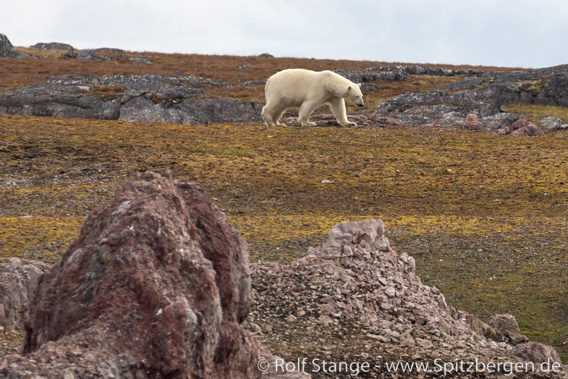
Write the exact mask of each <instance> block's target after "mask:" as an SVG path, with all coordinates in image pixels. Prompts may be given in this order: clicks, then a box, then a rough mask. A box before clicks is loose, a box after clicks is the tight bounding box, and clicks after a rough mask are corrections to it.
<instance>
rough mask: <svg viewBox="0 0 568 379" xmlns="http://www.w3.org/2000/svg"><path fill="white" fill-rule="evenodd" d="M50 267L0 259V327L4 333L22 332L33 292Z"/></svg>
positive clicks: (25, 261)
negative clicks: (42, 275)
mask: <svg viewBox="0 0 568 379" xmlns="http://www.w3.org/2000/svg"><path fill="white" fill-rule="evenodd" d="M49 268H50V265H48V264H46V263H43V262H38V261H30V260H22V259H19V258H7V259H0V326H2V327H3V328H4V330H6V331H14V330H20V331H21V330H24V323H25V321H26V320H27V318H28V313H29V310H30V307H31V302H32V299H33V291H34V290H35V287H36V286H37V283H38V281H39V278H40V276H41V274H42V273H43V272H45V271H46V270H48V269H49Z"/></svg>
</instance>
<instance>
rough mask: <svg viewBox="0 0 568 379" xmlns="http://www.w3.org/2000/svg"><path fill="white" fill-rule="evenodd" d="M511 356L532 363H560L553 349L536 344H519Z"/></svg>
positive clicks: (558, 356)
mask: <svg viewBox="0 0 568 379" xmlns="http://www.w3.org/2000/svg"><path fill="white" fill-rule="evenodd" d="M512 354H513V355H515V356H517V357H520V358H523V359H524V360H525V361H529V362H534V363H543V362H549V363H550V362H560V363H561V362H562V360H561V359H560V355H559V354H558V352H557V351H556V350H554V348H552V347H550V346H547V345H543V344H540V343H536V342H531V343H522V344H519V345H517V346H515V347H514V348H513V351H512Z"/></svg>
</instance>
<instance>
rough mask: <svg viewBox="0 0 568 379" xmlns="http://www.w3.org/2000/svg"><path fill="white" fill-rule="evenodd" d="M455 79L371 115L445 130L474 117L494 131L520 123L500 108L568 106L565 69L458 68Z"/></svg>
mask: <svg viewBox="0 0 568 379" xmlns="http://www.w3.org/2000/svg"><path fill="white" fill-rule="evenodd" d="M450 71H451V70H450ZM432 74H433V73H430V74H429V75H432ZM459 75H463V76H465V78H464V79H462V80H459V81H457V82H454V83H451V84H448V85H446V86H442V87H438V88H433V89H432V90H433V91H432V92H427V93H404V94H402V95H399V96H396V97H394V98H391V99H387V100H385V101H384V102H383V103H382V104H381V105H380V106H379V107H378V108H377V110H376V112H375V114H376V115H379V116H387V117H392V118H395V119H397V120H399V121H400V122H402V123H404V124H407V125H411V126H419V125H432V126H445V127H447V126H453V125H454V124H456V123H458V124H459V123H462V122H465V120H464V119H465V117H466V116H467V115H468V114H474V115H475V116H477V117H478V119H479V122H481V124H482V125H483V126H484V127H486V128H489V129H491V130H494V131H496V130H498V129H502V128H504V127H507V126H510V125H511V124H512V123H514V122H515V121H517V120H518V119H519V116H518V115H512V114H509V113H506V112H505V111H503V110H502V109H501V105H503V104H511V103H512V104H539V105H553V106H568V66H567V65H564V66H557V67H551V68H546V69H538V70H527V71H514V72H491V71H479V70H469V71H468V70H461V71H460V72H459ZM401 77H403V76H401ZM363 79H364V78H363Z"/></svg>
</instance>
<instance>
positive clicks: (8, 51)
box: [0, 33, 25, 58]
mask: <svg viewBox="0 0 568 379" xmlns="http://www.w3.org/2000/svg"><path fill="white" fill-rule="evenodd" d="M23 57H25V55H24V54H22V53H19V52H17V51H16V50H14V46H13V45H12V42H10V40H9V39H8V37H6V35H5V34H2V33H0V58H23Z"/></svg>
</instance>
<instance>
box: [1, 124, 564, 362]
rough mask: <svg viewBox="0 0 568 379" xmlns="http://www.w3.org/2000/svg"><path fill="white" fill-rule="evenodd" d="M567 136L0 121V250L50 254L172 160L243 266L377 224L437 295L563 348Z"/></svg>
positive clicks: (289, 256)
mask: <svg viewBox="0 0 568 379" xmlns="http://www.w3.org/2000/svg"><path fill="white" fill-rule="evenodd" d="M567 139H568V134H567V133H564V132H556V133H549V134H547V136H546V137H542V138H530V137H510V136H506V137H505V136H497V135H493V134H484V133H479V132H473V131H466V130H440V129H429V128H419V129H413V130H404V129H398V128H382V129H357V128H339V127H313V128H301V127H275V128H268V127H265V126H260V125H210V126H183V125H163V124H136V123H125V122H120V121H87V120H72V119H51V118H35V117H18V116H1V117H0V203H1V204H2V207H1V208H0V256H4V257H6V256H18V257H24V258H33V259H40V260H44V261H47V262H54V261H56V260H57V259H58V257H59V256H60V255H61V254H62V253H63V252H64V250H65V248H66V246H67V245H68V244H69V242H70V241H71V240H73V239H74V238H76V236H77V233H78V231H79V228H80V226H81V223H82V221H83V220H84V218H85V217H86V216H87V215H88V214H89V212H91V211H92V210H93V209H97V208H100V207H103V206H105V204H108V203H109V201H110V199H111V197H112V194H113V193H114V191H115V190H116V189H118V188H119V186H120V185H121V184H122V183H123V182H124V181H126V180H128V179H130V178H132V177H134V176H136V174H137V173H139V172H144V171H146V170H152V171H159V172H160V171H162V172H163V171H166V170H170V171H171V172H172V174H173V175H174V177H175V178H176V179H177V180H180V181H188V180H189V181H192V182H195V183H197V184H198V185H200V186H201V187H203V188H205V189H206V190H207V192H208V194H209V196H210V197H211V198H212V199H213V200H214V202H215V203H216V204H217V205H218V206H219V207H220V208H221V209H222V210H223V211H225V213H226V214H227V215H228V218H229V220H230V221H231V222H232V223H234V224H235V225H236V226H237V227H238V228H240V230H241V231H242V235H243V236H244V237H246V239H247V241H248V243H249V246H250V249H251V255H252V259H253V260H255V261H256V260H276V261H281V262H290V261H292V260H294V259H295V258H297V257H299V256H302V255H303V254H305V253H306V251H307V248H308V247H309V246H311V245H314V244H316V243H318V242H320V241H321V240H322V239H323V238H324V237H325V235H326V233H327V232H328V231H329V229H330V228H331V227H332V226H333V225H335V224H337V223H340V222H342V221H348V220H359V219H366V218H371V217H372V218H380V219H383V220H384V221H385V224H386V228H387V231H388V236H389V238H390V239H391V243H392V245H393V246H394V247H395V249H396V250H397V251H399V252H401V253H402V252H406V253H409V254H411V255H412V256H414V257H415V258H416V260H417V270H418V274H419V275H420V276H421V278H422V279H423V281H424V282H425V283H426V284H430V285H436V286H438V287H440V288H441V289H442V291H443V292H444V294H445V295H446V297H447V299H448V301H449V303H451V304H454V305H456V306H457V307H459V308H462V309H464V310H467V311H470V312H472V313H474V314H476V315H478V316H480V317H481V318H485V317H487V316H489V315H490V314H492V313H500V312H508V313H512V314H514V315H515V316H516V318H517V320H518V321H519V324H520V325H521V328H522V330H523V331H524V332H525V333H527V334H528V335H530V337H531V338H532V339H533V340H537V341H543V342H546V343H549V344H553V345H554V346H555V347H557V348H558V349H559V350H560V351H561V353H562V354H566V353H567V351H568V350H567V349H566V343H567V341H568V327H566V325H567V321H568V320H567V316H566V315H567V314H568V301H567V300H566V299H567V298H568V297H567V296H566V295H567V294H566V289H567V288H568V287H567V284H568V283H567V281H568V274H567V273H566V271H567V270H566V268H567V267H568V242H567V241H568V238H567V237H568V229H567V227H568V219H567V217H568V150H567V149H566V148H567V146H568V141H567ZM323 180H328V181H331V182H332V183H328V184H325V183H322V181H323ZM564 357H565V358H566V355H564Z"/></svg>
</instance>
